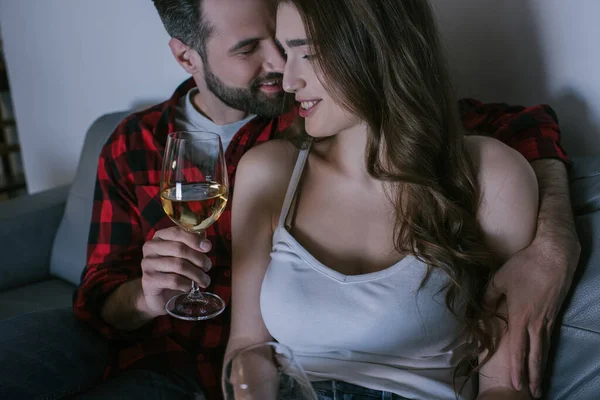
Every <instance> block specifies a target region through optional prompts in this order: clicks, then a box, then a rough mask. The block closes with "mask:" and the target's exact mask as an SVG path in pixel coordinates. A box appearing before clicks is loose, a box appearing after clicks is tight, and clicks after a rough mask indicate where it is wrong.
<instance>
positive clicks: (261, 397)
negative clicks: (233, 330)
mask: <svg viewBox="0 0 600 400" xmlns="http://www.w3.org/2000/svg"><path fill="white" fill-rule="evenodd" d="M221 384H222V390H223V395H224V397H225V400H317V395H316V393H315V391H314V390H313V388H312V386H311V384H310V381H309V380H308V378H307V376H306V373H305V372H304V370H303V369H302V367H301V366H300V364H298V363H297V362H296V360H295V359H294V355H293V353H292V350H291V349H290V348H289V347H287V346H284V345H282V344H280V343H277V342H266V343H259V344H256V345H253V346H250V347H247V348H243V349H241V350H238V351H237V352H235V353H234V354H233V355H232V356H231V357H230V358H229V359H228V360H226V361H225V365H224V368H223V376H222V381H221Z"/></svg>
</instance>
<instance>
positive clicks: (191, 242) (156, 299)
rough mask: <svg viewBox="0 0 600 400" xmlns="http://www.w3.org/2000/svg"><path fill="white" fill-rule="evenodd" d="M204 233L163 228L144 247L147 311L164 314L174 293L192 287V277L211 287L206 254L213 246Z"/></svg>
mask: <svg viewBox="0 0 600 400" xmlns="http://www.w3.org/2000/svg"><path fill="white" fill-rule="evenodd" d="M204 237H205V235H204V234H197V233H189V232H186V231H184V230H183V229H181V228H179V227H172V228H168V229H163V230H160V231H158V232H156V234H155V235H154V238H153V239H152V240H150V241H149V242H146V243H145V244H144V247H143V249H142V251H143V254H144V258H143V260H142V273H143V275H142V292H143V297H142V299H140V300H142V301H143V304H142V305H141V307H142V308H144V311H145V312H146V313H148V314H149V316H150V317H151V318H155V317H158V316H160V315H165V314H166V311H165V305H166V304H167V302H168V301H169V299H171V297H173V296H174V295H175V294H178V293H179V292H187V291H189V290H190V289H191V285H192V280H193V281H195V282H196V283H197V284H198V286H200V287H202V288H206V287H208V285H209V284H210V278H209V276H208V275H207V274H206V272H208V271H209V270H210V268H211V262H210V259H209V258H208V257H207V256H206V255H204V254H203V253H206V252H208V251H210V249H211V248H212V246H211V243H210V242H209V241H208V240H204Z"/></svg>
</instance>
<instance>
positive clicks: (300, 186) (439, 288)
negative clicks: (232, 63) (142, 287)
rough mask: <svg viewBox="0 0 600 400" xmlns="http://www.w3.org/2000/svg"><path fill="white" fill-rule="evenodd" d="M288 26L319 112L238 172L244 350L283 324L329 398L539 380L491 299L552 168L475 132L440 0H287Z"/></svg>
mask: <svg viewBox="0 0 600 400" xmlns="http://www.w3.org/2000/svg"><path fill="white" fill-rule="evenodd" d="M276 37H277V40H278V42H279V44H280V46H281V48H282V51H283V52H284V53H285V56H286V60H287V61H286V64H285V66H284V67H283V66H274V67H275V68H276V69H277V68H281V69H282V70H281V72H283V73H284V78H283V87H284V90H286V91H287V92H289V93H293V94H294V96H295V99H296V101H298V102H299V103H300V104H299V105H300V112H299V114H300V117H301V121H299V122H300V124H297V125H296V130H295V134H294V136H293V137H292V139H293V140H291V141H284V140H278V141H272V142H269V143H267V144H265V145H262V146H259V147H257V148H255V149H253V150H251V151H249V152H248V153H247V154H246V155H245V156H244V158H243V160H242V161H241V163H240V166H239V169H238V172H237V187H236V195H235V200H234V203H233V246H234V248H233V295H232V329H231V337H230V341H229V344H228V355H229V354H231V353H232V352H233V351H235V350H237V349H239V348H242V347H245V346H248V345H251V344H255V343H259V342H264V341H269V340H273V339H275V340H277V341H279V342H281V343H283V344H285V345H287V346H289V347H291V348H292V350H293V351H294V352H295V354H296V356H297V359H298V361H299V362H300V364H301V365H302V367H303V368H304V369H305V370H306V372H307V374H308V376H309V378H310V379H311V381H312V382H313V386H314V387H315V388H316V389H317V391H318V393H319V394H320V395H321V396H323V398H332V397H331V390H332V389H331V388H333V387H335V388H337V389H336V390H345V389H343V388H350V390H351V391H352V392H353V393H359V392H360V393H363V395H365V396H366V394H365V393H367V394H369V395H376V396H379V397H378V398H382V397H381V396H383V395H384V394H385V395H386V396H388V397H386V398H396V399H404V398H407V399H408V398H410V399H454V398H456V396H457V395H459V397H460V398H464V399H470V398H475V397H477V398H479V399H495V398H514V399H520V398H529V394H528V393H527V392H526V389H524V390H523V391H522V392H516V391H514V390H513V389H512V385H511V382H510V375H509V368H508V360H509V353H508V345H507V343H505V342H504V341H503V340H502V338H501V337H502V333H503V331H504V329H497V328H504V326H503V325H502V324H503V323H502V321H501V320H500V319H498V318H497V315H498V314H495V313H494V312H488V311H486V310H484V309H483V307H482V306H481V304H482V297H483V293H484V291H485V288H486V286H487V283H488V281H489V279H490V277H491V276H492V275H493V273H494V271H495V268H496V267H497V266H498V265H500V264H501V263H502V262H503V261H505V260H506V259H508V258H509V257H510V256H511V255H512V254H514V253H515V252H517V251H519V250H521V249H522V248H525V247H526V246H527V245H528V244H529V243H530V242H531V240H532V238H533V235H534V231H535V223H536V216H537V184H536V179H535V175H534V174H533V171H532V170H531V168H530V167H529V164H528V163H527V162H526V161H525V160H524V159H523V158H522V157H521V156H520V155H519V154H518V153H516V152H515V151H513V150H511V149H509V148H508V147H506V146H504V145H503V144H501V143H500V142H497V141H495V140H493V139H487V138H482V137H470V138H465V136H464V135H463V133H462V131H461V128H460V123H459V119H458V116H457V110H456V101H455V98H454V95H453V92H452V89H451V85H450V83H449V78H448V73H447V70H446V67H445V64H444V61H443V56H442V54H441V53H442V52H441V50H440V45H439V39H438V36H437V31H436V27H435V23H434V19H433V16H432V12H431V9H430V6H429V4H428V3H427V1H426V0H347V1H343V2H340V1H337V0H290V1H280V2H279V5H278V12H277V35H276ZM302 122H303V124H302ZM292 143H296V144H298V143H300V144H301V145H300V146H294V145H293V144H292ZM500 306H502V305H500ZM501 311H502V308H501V307H500V308H499V312H501ZM477 359H479V363H477V362H476V361H477ZM340 388H342V389H340ZM327 396H330V397H327ZM350 398H351V397H350ZM365 398H366V397H365Z"/></svg>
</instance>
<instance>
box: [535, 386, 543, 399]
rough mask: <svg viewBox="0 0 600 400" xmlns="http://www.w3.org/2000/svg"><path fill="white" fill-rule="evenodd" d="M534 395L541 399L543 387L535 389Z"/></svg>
mask: <svg viewBox="0 0 600 400" xmlns="http://www.w3.org/2000/svg"><path fill="white" fill-rule="evenodd" d="M534 397H535V398H536V399H539V398H541V397H542V389H540V388H538V389H537V390H536V391H535V395H534Z"/></svg>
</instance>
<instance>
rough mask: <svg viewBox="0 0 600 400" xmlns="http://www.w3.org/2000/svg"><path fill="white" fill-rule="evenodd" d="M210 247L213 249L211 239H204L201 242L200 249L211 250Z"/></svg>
mask: <svg viewBox="0 0 600 400" xmlns="http://www.w3.org/2000/svg"><path fill="white" fill-rule="evenodd" d="M210 249H212V243H211V242H210V240H203V241H201V242H200V250H202V251H210Z"/></svg>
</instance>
